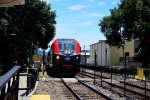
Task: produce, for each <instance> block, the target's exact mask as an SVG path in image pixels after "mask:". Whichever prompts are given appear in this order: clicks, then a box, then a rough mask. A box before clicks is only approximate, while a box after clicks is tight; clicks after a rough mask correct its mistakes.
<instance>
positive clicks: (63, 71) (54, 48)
mask: <svg viewBox="0 0 150 100" xmlns="http://www.w3.org/2000/svg"><path fill="white" fill-rule="evenodd" d="M80 53H81V47H80V43H79V42H78V41H77V40H75V39H56V40H55V41H54V42H53V43H52V45H51V47H50V50H49V52H48V54H47V63H48V67H47V72H50V73H52V74H55V75H61V76H75V75H76V74H77V73H78V72H79V71H80Z"/></svg>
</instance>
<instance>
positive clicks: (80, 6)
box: [68, 4, 85, 10]
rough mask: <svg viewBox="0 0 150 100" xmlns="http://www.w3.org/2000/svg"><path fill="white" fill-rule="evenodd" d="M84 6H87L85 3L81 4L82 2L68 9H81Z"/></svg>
mask: <svg viewBox="0 0 150 100" xmlns="http://www.w3.org/2000/svg"><path fill="white" fill-rule="evenodd" d="M83 8H85V5H80V4H79V5H73V6H70V7H68V9H70V10H81V9H83Z"/></svg>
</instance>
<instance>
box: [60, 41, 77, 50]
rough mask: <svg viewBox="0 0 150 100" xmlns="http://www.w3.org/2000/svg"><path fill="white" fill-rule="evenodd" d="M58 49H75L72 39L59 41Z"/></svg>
mask: <svg viewBox="0 0 150 100" xmlns="http://www.w3.org/2000/svg"><path fill="white" fill-rule="evenodd" d="M58 44H59V50H60V51H64V50H71V51H75V42H74V41H59V43H58Z"/></svg>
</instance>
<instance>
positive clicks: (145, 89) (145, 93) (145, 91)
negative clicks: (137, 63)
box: [145, 78, 146, 100]
mask: <svg viewBox="0 0 150 100" xmlns="http://www.w3.org/2000/svg"><path fill="white" fill-rule="evenodd" d="M145 100H146V78H145Z"/></svg>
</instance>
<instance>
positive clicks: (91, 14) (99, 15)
mask: <svg viewBox="0 0 150 100" xmlns="http://www.w3.org/2000/svg"><path fill="white" fill-rule="evenodd" d="M89 15H90V16H93V17H101V16H103V14H101V13H89Z"/></svg>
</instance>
